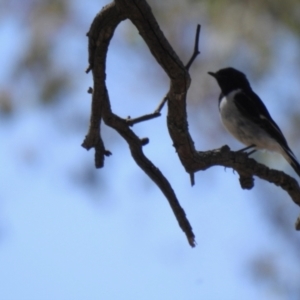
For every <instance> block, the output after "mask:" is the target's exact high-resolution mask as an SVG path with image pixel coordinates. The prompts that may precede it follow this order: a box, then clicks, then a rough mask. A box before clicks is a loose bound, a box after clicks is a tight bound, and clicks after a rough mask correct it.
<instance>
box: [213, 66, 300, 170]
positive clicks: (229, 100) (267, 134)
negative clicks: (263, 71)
mask: <svg viewBox="0 0 300 300" xmlns="http://www.w3.org/2000/svg"><path fill="white" fill-rule="evenodd" d="M208 74H209V75H211V76H213V77H214V78H215V79H216V80H217V82H218V84H219V86H220V88H221V94H220V97H219V111H220V115H221V119H222V122H223V124H224V126H225V128H226V129H227V130H228V131H229V132H230V133H231V134H232V135H233V136H234V137H235V138H236V139H238V140H239V141H240V142H242V143H243V144H244V145H246V146H247V147H246V148H244V149H242V150H247V149H251V148H253V149H254V150H253V151H251V152H250V153H249V154H251V153H253V152H255V151H256V150H258V149H266V150H269V151H274V152H277V153H280V154H281V155H282V156H283V157H284V158H285V159H286V160H287V161H288V162H289V164H290V165H291V166H292V168H293V169H294V170H295V172H296V173H297V174H298V175H299V176H300V164H299V162H298V160H297V159H296V157H295V155H294V153H293V152H292V150H291V149H290V147H289V146H288V144H287V141H286V139H285V137H284V136H283V134H282V132H281V130H280V129H279V127H278V125H277V124H276V123H275V122H274V120H273V119H272V117H271V116H270V114H269V112H268V110H267V108H266V106H265V105H264V103H263V102H262V101H261V99H260V98H259V97H258V96H257V95H256V94H255V93H254V92H253V90H252V88H251V86H250V83H249V81H248V79H247V77H246V76H245V74H244V73H242V72H240V71H238V70H236V69H234V68H225V69H221V70H219V71H218V72H216V73H213V72H208Z"/></svg>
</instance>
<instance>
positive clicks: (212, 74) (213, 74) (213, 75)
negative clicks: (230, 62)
mask: <svg viewBox="0 0 300 300" xmlns="http://www.w3.org/2000/svg"><path fill="white" fill-rule="evenodd" d="M207 74H209V75H210V76H212V77H214V78H216V77H217V75H216V73H213V72H207Z"/></svg>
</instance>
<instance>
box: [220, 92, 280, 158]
mask: <svg viewBox="0 0 300 300" xmlns="http://www.w3.org/2000/svg"><path fill="white" fill-rule="evenodd" d="M240 92H241V90H239V89H237V90H234V91H232V92H231V93H229V94H228V95H226V96H224V97H223V98H222V99H221V100H220V104H219V109H220V115H221V120H222V123H223V125H224V127H225V128H226V129H227V130H228V131H229V132H230V133H231V134H232V135H233V136H234V137H235V138H236V139H237V140H239V141H240V142H242V143H243V144H244V145H246V146H250V145H253V144H254V145H256V148H257V149H266V150H269V151H275V152H279V153H281V152H282V148H281V147H280V146H279V145H278V143H277V142H276V141H275V140H274V139H273V138H271V137H270V135H269V134H268V133H267V132H266V131H265V130H263V129H262V128H261V127H260V126H258V125H257V124H255V123H254V122H252V121H251V120H249V119H248V118H246V117H245V116H243V115H242V114H241V113H240V111H239V110H238V108H237V107H236V105H235V103H234V101H233V100H234V96H235V95H236V94H237V93H240ZM245 101H247V99H245Z"/></svg>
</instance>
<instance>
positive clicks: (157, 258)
mask: <svg viewBox="0 0 300 300" xmlns="http://www.w3.org/2000/svg"><path fill="white" fill-rule="evenodd" d="M106 3H107V2H105V1H90V2H89V3H87V4H85V5H84V6H83V5H82V3H81V2H80V1H74V2H73V4H72V5H71V7H72V9H71V11H72V13H73V15H74V19H77V20H80V22H77V23H76V24H77V25H78V24H79V25H78V27H77V28H76V30H75V31H74V30H73V29H72V24H70V25H69V26H65V27H64V29H63V30H62V31H61V32H60V33H59V34H58V35H57V36H56V37H55V38H56V39H57V41H58V42H57V46H55V47H54V48H53V49H52V52H51V53H52V54H51V55H52V56H53V60H54V61H57V66H56V65H55V66H54V67H53V68H54V70H56V71H57V72H62V70H65V69H69V70H71V72H72V73H75V74H76V75H74V78H75V79H74V83H73V85H72V89H70V91H69V92H68V93H65V94H64V93H63V94H62V95H60V100H59V102H58V104H54V105H51V104H50V105H46V106H45V105H38V103H39V99H38V96H37V92H36V89H38V88H39V86H38V83H39V81H38V80H37V85H36V86H34V85H32V82H31V81H30V76H29V75H28V76H26V75H25V76H24V77H22V79H21V80H18V81H17V83H16V85H15V84H14V82H12V81H11V79H12V71H13V70H14V65H15V64H17V63H18V58H19V57H22V53H23V52H24V49H25V48H26V47H28V44H27V43H28V41H29V40H30V38H31V37H30V35H31V33H30V28H29V26H28V27H27V26H26V24H27V23H26V22H25V21H24V19H23V20H22V18H21V19H20V18H18V16H19V15H18V13H17V12H15V13H11V14H8V15H6V16H5V17H3V16H2V19H1V21H0V40H1V41H2V47H1V50H0V53H1V55H0V65H1V69H0V86H2V87H6V88H7V89H12V90H13V94H14V97H15V98H14V99H16V100H15V101H16V102H15V103H14V104H15V109H14V113H13V114H12V115H10V116H7V115H5V114H1V116H0V140H1V141H2V142H1V147H0V165H1V170H2V171H1V172H0V266H1V267H0V291H1V295H0V299H3V300H23V299H28V300H29V299H30V300H40V299H45V300H46V299H56V300H60V299H61V300H63V299H74V300H75V299H103V300H115V299H143V300H147V299H157V300H160V299H174V300H180V299H191V300H192V299H207V300H219V299H223V300H238V299H244V300H247V299H249V300H250V299H251V300H252V299H259V300H260V299H272V300H273V299H291V300H294V299H295V300H296V299H300V296H299V297H298V298H297V295H295V293H294V292H293V291H294V287H295V286H298V285H299V284H300V279H299V278H300V272H299V265H297V264H295V256H297V254H295V253H293V252H292V251H291V247H290V246H289V244H288V243H287V242H286V240H285V238H284V237H283V235H282V233H281V232H278V231H277V230H276V228H275V227H274V226H272V225H270V223H268V222H266V215H265V210H264V209H262V207H261V206H259V205H257V203H258V202H261V201H264V199H266V198H268V199H269V200H270V198H272V197H274V198H280V199H281V202H280V205H282V208H283V210H284V209H285V208H286V207H288V210H291V211H292V214H293V217H291V218H290V226H289V233H288V234H289V235H293V236H294V237H295V239H297V240H298V241H299V236H298V234H297V233H296V232H295V231H294V225H293V224H294V222H295V220H296V217H297V215H298V213H299V210H298V208H297V207H296V206H295V205H294V203H292V201H291V200H290V199H289V197H288V195H287V194H286V193H284V192H283V191H282V190H280V189H279V188H277V187H275V186H272V185H270V184H268V183H266V182H263V181H261V180H259V179H257V178H256V179H255V188H254V189H253V190H251V191H243V190H241V188H240V186H239V181H238V176H237V174H234V172H233V171H232V170H231V169H226V170H225V169H224V168H223V167H214V168H211V169H209V170H206V171H205V172H198V173H197V174H195V180H196V185H195V186H194V187H191V186H190V179H189V176H188V174H187V173H185V171H184V169H183V167H182V166H181V164H180V162H179V159H178V157H177V155H176V153H175V149H174V147H173V146H172V141H171V139H170V137H169V135H168V131H167V128H166V108H164V109H163V112H162V116H161V117H160V118H157V119H154V120H152V121H149V122H144V123H142V124H137V125H135V126H134V127H133V130H134V131H135V132H136V133H137V134H138V135H139V136H140V137H149V139H150V143H149V144H148V145H147V146H145V147H144V151H145V153H146V155H147V156H148V157H149V158H150V159H151V160H152V162H153V163H154V164H155V165H156V166H157V167H158V168H159V169H160V170H161V171H162V172H163V174H164V175H165V176H166V177H167V178H168V179H169V181H170V183H171V185H172V186H173V188H174V190H175V192H176V194H177V196H178V199H179V201H180V203H181V205H182V207H183V208H184V210H185V212H186V214H187V217H188V219H189V221H190V223H191V225H192V227H193V231H194V233H195V235H196V242H197V246H196V247H195V248H191V247H190V246H189V245H188V243H187V240H186V237H185V235H184V234H183V232H182V231H181V229H180V228H179V226H178V224H177V221H176V220H175V217H174V215H173V213H172V211H171V209H170V207H169V205H168V203H167V200H166V199H165V198H164V196H163V195H162V194H161V192H160V191H159V190H158V188H157V187H156V186H155V185H154V184H153V183H152V182H151V180H150V179H149V178H148V177H147V176H146V175H145V174H144V173H143V172H142V171H141V170H140V169H139V168H138V166H136V165H135V163H134V162H133V159H132V158H131V156H130V152H129V150H128V147H127V145H126V143H125V142H124V141H123V140H122V139H121V138H120V137H119V136H118V135H117V134H116V133H115V132H114V131H113V130H111V129H109V128H107V127H105V126H103V136H104V142H105V145H106V148H107V149H109V150H110V151H111V152H112V153H113V155H112V156H110V157H109V158H106V160H105V166H104V168H103V169H100V170H94V151H93V150H91V151H86V150H85V149H83V148H82V147H81V146H80V145H81V143H82V141H83V139H84V136H85V135H86V133H87V129H88V124H89V114H90V105H91V99H90V95H89V94H87V92H86V91H87V89H88V87H89V86H92V77H91V74H88V75H86V74H85V73H84V70H85V69H86V67H87V38H86V37H85V33H86V32H87V31H88V28H89V24H90V23H91V21H92V20H93V17H94V16H95V14H96V13H97V12H98V11H99V9H100V8H101V7H102V6H103V5H105V4H106ZM199 22H200V23H201V20H199ZM206 22H207V21H206ZM24 24H25V25H24ZM126 24H127V23H126ZM126 24H125V25H124V24H123V25H122V26H121V28H120V29H119V30H118V31H117V33H116V35H115V36H114V39H113V41H112V44H111V46H110V51H109V55H108V66H107V84H108V90H109V94H110V98H111V103H112V108H113V110H114V111H115V112H116V113H117V114H119V115H120V116H122V117H124V118H125V117H127V116H128V115H130V116H131V117H136V116H139V115H143V114H145V113H150V112H152V111H153V110H154V109H155V107H156V106H157V104H158V103H159V101H160V100H161V99H162V98H163V96H164V95H165V93H166V92H167V90H168V81H164V80H161V78H165V75H164V74H163V73H162V71H161V70H159V68H157V69H152V67H151V64H152V62H153V60H152V62H151V58H149V59H150V60H147V61H146V62H145V59H144V57H142V56H139V55H137V52H136V51H140V52H142V51H147V48H146V47H145V46H143V45H140V44H139V42H138V47H137V48H132V47H129V46H128V44H129V42H128V40H126V39H122V36H123V35H124V33H126V32H127V31H128V24H127V25H126ZM45 26H46V25H45ZM206 26H207V27H206V28H205V27H204V28H203V27H202V34H201V45H203V49H201V51H202V52H204V54H201V56H199V58H198V63H199V64H200V66H201V62H203V60H204V59H205V57H206V56H207V55H208V54H207V53H205V49H210V48H212V47H213V46H212V45H211V44H210V43H211V37H209V34H208V33H209V32H211V31H212V30H213V29H212V28H210V27H209V23H208V24H207V25H206ZM195 28H196V24H195ZM193 36H194V33H193V34H191V40H190V43H191V45H193ZM283 37H284V38H285V39H284V42H282V45H281V47H279V49H278V50H276V57H277V58H278V61H280V64H277V65H274V66H273V67H272V69H271V71H272V72H271V74H272V76H267V77H263V78H262V79H261V81H260V82H256V83H255V84H254V89H255V91H257V93H258V94H259V95H260V96H261V97H262V99H264V100H265V99H266V100H265V103H266V105H267V107H268V108H269V110H270V111H271V114H272V115H273V116H274V119H275V120H276V121H277V122H278V124H279V125H280V127H281V128H282V129H283V132H287V131H288V130H289V126H291V125H290V124H289V123H288V122H287V118H286V116H285V112H286V111H287V109H288V108H287V106H288V104H287V102H286V101H282V102H280V105H276V103H274V102H272V100H270V99H274V98H276V97H277V98H278V95H279V96H280V95H287V96H289V95H294V94H295V93H296V92H297V89H298V81H297V78H295V79H293V74H296V73H295V72H297V69H296V68H295V67H291V66H294V64H293V62H294V61H293V57H295V56H296V54H295V53H296V51H297V49H298V48H297V47H296V45H295V44H296V42H295V40H294V39H293V37H292V36H290V35H288V34H286V35H284V36H283ZM190 49H192V46H191V47H190ZM146 55H148V56H150V54H146ZM12 58H15V59H12ZM224 64H225V66H226V62H224ZM239 66H240V65H239V62H238V60H237V63H236V65H235V67H237V68H239ZM221 67H224V65H218V64H217V63H216V62H215V61H214V60H213V59H212V60H210V62H209V65H208V69H207V70H206V69H203V70H202V71H201V72H202V73H203V74H202V76H203V78H204V77H206V73H207V71H216V70H218V69H220V68H221ZM147 68H148V69H149V72H148V73H147V72H145V69H146V70H147ZM192 69H193V67H192ZM191 72H192V76H193V72H194V71H193V70H191ZM246 73H247V72H246ZM282 74H288V75H287V76H284V77H283V76H282ZM251 76H253V75H251V74H249V78H250V79H251ZM192 78H193V77H192ZM205 80H206V79H205ZM208 85H209V87H210V88H211V87H212V92H211V93H212V99H213V101H215V103H213V105H214V110H215V112H214V113H215V114H214V115H213V116H212V117H214V118H215V116H217V114H216V112H217V97H218V94H219V88H218V86H217V85H216V84H215V83H214V82H213V81H212V82H210V83H209V84H208ZM208 85H207V86H208ZM280 85H281V87H278V86H280ZM196 86H197V82H194V81H193V82H192V87H191V89H195V88H196ZM275 87H277V89H275ZM192 95H194V94H193V93H192ZM291 97H292V96H291ZM277 98H276V99H277ZM267 99H269V100H267ZM287 99H289V98H288V97H287ZM197 101H198V100H197V99H195V98H193V99H190V98H189V99H188V113H189V126H190V132H191V134H192V137H193V139H194V141H195V144H196V147H197V149H199V150H202V151H204V150H208V149H213V148H218V147H220V146H222V145H223V144H225V143H227V144H228V145H229V146H230V147H231V148H233V149H238V148H239V147H241V145H240V144H239V143H238V142H236V141H234V139H233V138H232V137H231V136H230V135H229V134H227V133H226V132H225V130H223V129H222V127H220V128H221V131H220V133H219V134H218V135H217V136H216V137H215V136H213V135H211V134H209V132H210V129H212V128H214V126H215V125H214V123H216V122H218V123H220V120H219V119H214V120H213V122H212V121H211V118H210V117H209V116H207V115H206V116H204V115H203V112H201V103H200V101H199V102H197ZM268 101H269V102H268ZM190 102H191V103H193V105H191V106H189V103H190ZM195 103H196V104H195ZM198 111H199V118H207V119H208V121H207V122H204V123H202V128H203V130H199V129H201V127H200V126H199V124H198V120H197V118H195V114H196V115H197V114H198ZM190 116H193V117H190ZM203 124H205V125H203ZM205 126H207V127H205ZM218 126H219V125H218ZM204 127H205V128H204ZM289 137H290V135H289ZM290 145H291V147H292V149H294V150H295V151H294V152H295V154H296V156H298V157H300V148H298V150H297V148H296V142H294V141H291V142H290ZM257 159H263V160H264V162H265V163H268V164H270V165H272V167H274V168H278V169H282V168H285V170H286V171H287V172H288V173H289V174H291V175H294V176H295V174H294V172H293V170H292V169H291V168H290V167H289V166H287V165H286V162H285V161H284V160H283V159H281V157H280V156H278V155H276V154H260V155H258V156H257ZM275 194H276V197H275ZM273 195H274V196H273ZM271 200H272V199H271ZM270 203H272V202H270ZM270 211H271V210H270ZM256 257H263V258H266V261H267V259H272V260H276V263H277V266H279V267H280V268H281V270H285V271H284V272H281V273H280V276H279V279H280V280H279V281H278V282H277V281H276V280H277V277H276V278H275V279H274V280H269V281H266V280H260V277H259V276H256V277H255V276H253V270H254V269H255V266H256V263H257V261H256ZM265 272H266V274H267V273H268V272H270V273H272V272H274V270H272V268H271V265H270V270H269V269H268V265H267V264H266V266H265ZM263 274H264V273H263ZM288 274H293V277H292V278H291V277H290V276H288ZM297 275H298V277H297ZM266 277H267V276H266ZM289 289H290V290H291V293H290V294H289V293H288V291H289Z"/></svg>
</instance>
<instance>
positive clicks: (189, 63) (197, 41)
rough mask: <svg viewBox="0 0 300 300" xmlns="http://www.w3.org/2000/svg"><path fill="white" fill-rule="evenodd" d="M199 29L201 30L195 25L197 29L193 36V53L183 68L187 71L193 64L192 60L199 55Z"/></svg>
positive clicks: (199, 26)
mask: <svg viewBox="0 0 300 300" xmlns="http://www.w3.org/2000/svg"><path fill="white" fill-rule="evenodd" d="M200 29H201V25H200V24H198V25H197V29H196V36H195V45H194V52H193V55H192V57H191V58H190V60H189V62H188V63H187V64H186V66H185V68H186V69H187V70H189V69H190V66H191V65H192V63H193V62H194V60H195V59H196V57H197V56H198V55H199V54H200V51H199V36H200Z"/></svg>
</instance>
